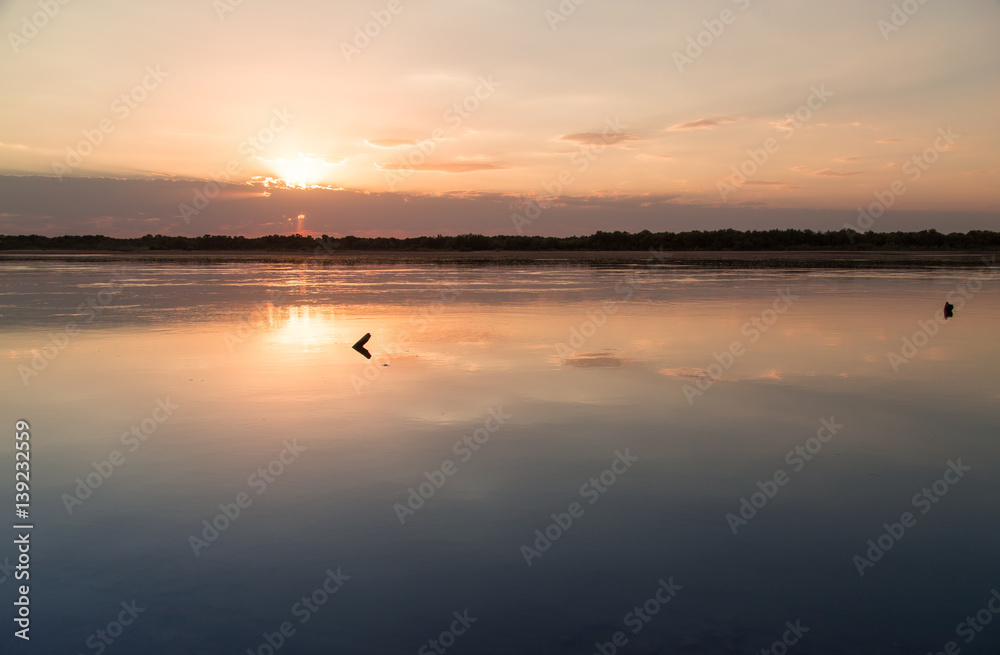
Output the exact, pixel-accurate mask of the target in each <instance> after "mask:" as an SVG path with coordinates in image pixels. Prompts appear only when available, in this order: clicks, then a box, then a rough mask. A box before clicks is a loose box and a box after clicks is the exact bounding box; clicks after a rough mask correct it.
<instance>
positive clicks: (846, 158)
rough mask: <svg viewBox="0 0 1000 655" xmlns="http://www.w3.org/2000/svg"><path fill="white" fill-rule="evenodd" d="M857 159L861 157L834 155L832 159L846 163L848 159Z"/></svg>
mask: <svg viewBox="0 0 1000 655" xmlns="http://www.w3.org/2000/svg"><path fill="white" fill-rule="evenodd" d="M859 159H861V157H836V158H834V160H833V161H836V162H841V163H847V162H849V161H857V160H859Z"/></svg>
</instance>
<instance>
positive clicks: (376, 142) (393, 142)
mask: <svg viewBox="0 0 1000 655" xmlns="http://www.w3.org/2000/svg"><path fill="white" fill-rule="evenodd" d="M365 143H367V144H368V145H370V146H372V147H374V148H407V147H409V146H415V145H417V142H416V141H414V140H413V139H368V140H366V141H365Z"/></svg>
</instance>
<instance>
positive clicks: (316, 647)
mask: <svg viewBox="0 0 1000 655" xmlns="http://www.w3.org/2000/svg"><path fill="white" fill-rule="evenodd" d="M991 275H992V273H991V272H988V271H985V272H984V270H977V269H965V270H947V271H941V270H938V271H933V270H926V271H925V270H921V271H912V270H910V271H891V270H888V271H874V272H873V271H859V270H853V271H851V270H844V271H828V270H824V271H805V270H803V271H794V270H786V271H758V270H755V271H732V270H726V271H717V270H699V269H694V268H679V267H678V268H669V269H667V268H656V269H654V268H649V267H646V266H643V265H636V266H633V267H628V268H617V269H616V268H611V269H591V268H582V267H581V268H575V267H530V266H525V267H481V268H472V267H449V266H427V267H422V266H405V265H399V266H379V267H373V266H354V267H315V266H313V267H311V266H309V265H294V264H252V265H251V264H206V263H201V264H198V263H194V264H186V265H164V264H152V263H149V264H146V263H129V264H125V265H124V267H122V265H120V264H114V263H92V262H86V261H79V262H70V263H67V262H41V263H39V262H10V261H7V262H2V263H0V337H2V343H3V353H4V354H5V356H6V358H5V362H6V363H5V364H4V366H3V369H2V370H3V374H2V376H0V397H2V398H3V402H2V407H3V411H2V416H0V418H2V420H3V422H4V424H5V425H6V426H7V427H6V434H7V436H6V437H4V438H3V439H0V456H2V460H3V462H5V464H4V466H3V470H4V471H5V473H4V474H3V476H4V479H3V481H2V483H0V487H2V488H3V489H4V492H3V498H4V499H6V504H7V506H8V507H10V508H11V509H9V510H6V509H5V510H4V511H9V512H11V514H9V515H8V516H10V517H11V519H12V520H11V522H10V525H13V523H14V520H13V507H12V505H13V501H14V497H13V491H14V490H13V483H14V480H13V471H14V464H13V462H14V442H15V438H14V433H15V422H16V421H17V420H19V419H23V420H25V421H27V422H28V423H29V424H30V443H31V460H30V466H31V500H30V512H31V515H30V520H31V522H32V524H33V525H34V526H35V527H34V529H33V530H32V531H31V537H30V542H31V550H30V557H31V560H30V576H31V577H30V586H31V590H30V603H31V605H30V608H31V632H30V635H31V641H30V642H23V641H22V640H20V639H15V638H14V637H13V631H14V629H15V627H14V623H13V621H11V620H10V619H11V618H13V605H12V603H13V602H14V600H15V599H16V597H17V593H16V591H17V589H16V587H15V585H16V584H21V583H18V582H16V581H15V580H14V579H13V577H12V576H11V575H10V574H8V573H7V570H6V569H5V568H0V578H2V582H0V597H2V598H3V602H4V606H5V608H6V609H5V616H7V617H8V620H7V621H6V622H5V625H6V627H5V628H4V634H3V635H2V636H0V644H3V646H2V648H0V650H2V652H4V653H7V652H11V653H22V652H23V653H28V652H30V653H95V654H96V653H101V652H105V653H109V654H116V653H137V654H149V655H156V654H160V653H164V654H166V653H185V654H192V655H199V654H215V653H234V654H244V653H247V652H248V651H249V652H250V653H261V654H262V655H263V654H266V653H269V652H271V650H270V649H272V648H273V647H274V646H275V645H278V644H280V647H279V648H277V651H276V652H280V653H282V655H284V654H285V653H289V654H291V653H332V652H343V653H353V654H357V655H360V654H368V653H371V654H378V655H384V654H385V653H432V652H445V651H446V652H448V653H456V654H457V653H477V654H492V653H553V654H556V653H559V654H562V653H566V654H569V653H577V654H587V655H589V654H591V653H598V652H604V653H610V652H613V651H617V652H623V653H635V654H640V653H756V652H760V650H761V649H767V648H771V647H772V645H773V644H774V643H775V642H776V641H780V640H782V639H785V642H786V643H791V644H793V645H792V646H791V647H790V648H789V652H794V653H926V652H939V651H941V650H943V649H944V648H945V646H946V645H947V643H948V642H949V641H954V642H956V645H957V647H958V648H960V649H961V652H962V653H992V652H996V649H997V647H998V646H1000V619H997V617H996V616H995V614H994V613H993V609H991V605H990V603H991V602H992V608H994V609H996V610H1000V600H994V601H991V595H992V594H993V590H994V589H1000V558H998V557H997V553H998V552H1000V503H998V501H997V498H998V493H1000V476H998V472H1000V470H998V469H1000V467H998V461H1000V460H998V456H1000V443H998V435H1000V431H998V427H1000V412H998V404H1000V383H998V381H997V374H996V372H997V370H998V365H1000V302H998V300H1000V277H990V276H991ZM970 282H971V284H972V287H969V286H968V285H969V284H970ZM976 286H978V289H975V288H974V287H976ZM959 289H963V290H964V291H965V296H962V295H961V291H959ZM949 294H957V295H953V296H952V297H953V298H954V297H961V298H962V299H963V301H964V302H963V303H962V304H961V305H960V306H958V307H956V311H955V316H954V318H952V319H950V320H948V321H944V319H943V317H941V307H942V306H943V304H944V301H945V298H946V297H948V296H949ZM956 304H958V303H956ZM71 323H72V324H73V325H72V326H71V325H70V324H71ZM365 333H371V334H372V338H371V340H370V341H369V342H368V344H367V348H368V349H369V350H370V351H371V354H372V356H373V358H372V359H371V360H366V359H365V358H364V357H362V356H361V355H360V354H359V353H357V352H355V351H354V350H352V349H351V345H352V344H353V343H354V342H355V341H357V340H358V339H359V338H360V337H361V336H362V335H364V334H365ZM906 340H908V341H909V343H910V344H911V346H909V347H908V346H907V345H906V343H907V341H906ZM817 435H819V436H821V437H822V439H818V438H817ZM101 471H103V472H104V473H101ZM91 487H94V488H91ZM241 505H242V506H241ZM220 506H221V507H220ZM237 510H238V515H237ZM741 512H742V514H741ZM226 513H228V514H229V516H226ZM213 523H214V524H215V525H214V526H213V525H212V524H213ZM897 524H898V525H897ZM886 526H888V527H886ZM0 531H2V532H3V533H5V536H4V537H3V539H2V542H0V544H2V545H0V563H3V564H4V567H6V566H13V565H14V564H16V561H17V552H16V546H15V545H14V544H13V540H14V539H15V538H16V536H17V535H16V534H15V531H14V530H12V529H10V528H9V526H8V527H5V528H0ZM546 535H548V536H546ZM869 540H871V544H870V543H869ZM11 573H13V572H11ZM324 585H325V589H324ZM998 596H1000V594H998ZM123 603H124V604H125V606H124V607H129V606H130V605H129V604H131V603H134V605H132V606H131V607H133V608H134V609H132V611H131V612H130V611H128V610H127V609H123ZM140 608H141V611H139V609H140ZM977 613H978V616H979V619H978V620H977V619H976V617H977ZM456 616H457V617H461V620H460V619H458V618H456ZM472 619H474V621H473V620H472ZM967 619H971V620H972V621H974V622H975V627H972V625H971V624H968V623H967ZM987 619H989V621H990V622H989V623H986V620H987ZM126 623H127V625H124V624H126ZM283 624H284V631H285V634H281V633H282V628H283ZM789 624H790V625H791V626H797V627H796V629H795V630H792V629H790V627H789ZM963 624H964V627H963ZM98 631H102V632H100V633H99V632H98ZM102 634H103V635H104V641H101V639H102V637H101V635H102ZM967 639H968V640H969V641H967ZM109 640H110V642H109ZM432 640H434V644H432V643H431V641H432ZM616 640H617V642H618V643H617V645H615V642H616ZM269 642H270V645H269ZM435 645H436V647H435ZM775 652H782V651H781V649H780V647H779V648H778V649H777V650H776V651H775Z"/></svg>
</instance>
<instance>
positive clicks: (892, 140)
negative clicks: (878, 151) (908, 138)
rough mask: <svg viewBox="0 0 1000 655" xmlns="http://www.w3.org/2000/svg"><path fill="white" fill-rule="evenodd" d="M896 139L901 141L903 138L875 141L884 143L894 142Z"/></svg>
mask: <svg viewBox="0 0 1000 655" xmlns="http://www.w3.org/2000/svg"><path fill="white" fill-rule="evenodd" d="M897 141H903V139H879V140H878V141H876V142H875V143H879V144H886V143H896V142H897Z"/></svg>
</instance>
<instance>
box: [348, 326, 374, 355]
mask: <svg viewBox="0 0 1000 655" xmlns="http://www.w3.org/2000/svg"><path fill="white" fill-rule="evenodd" d="M371 338H372V333H371V332H367V333H365V336H363V337H361V338H360V339H358V342H357V343H356V344H354V345H353V346H351V348H354V349H355V350H357V351H358V352H359V353H361V354H362V355H364V356H365V359H371V358H372V354H371V353H370V352H368V349H367V348H365V344H366V343H368V340H369V339H371Z"/></svg>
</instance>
